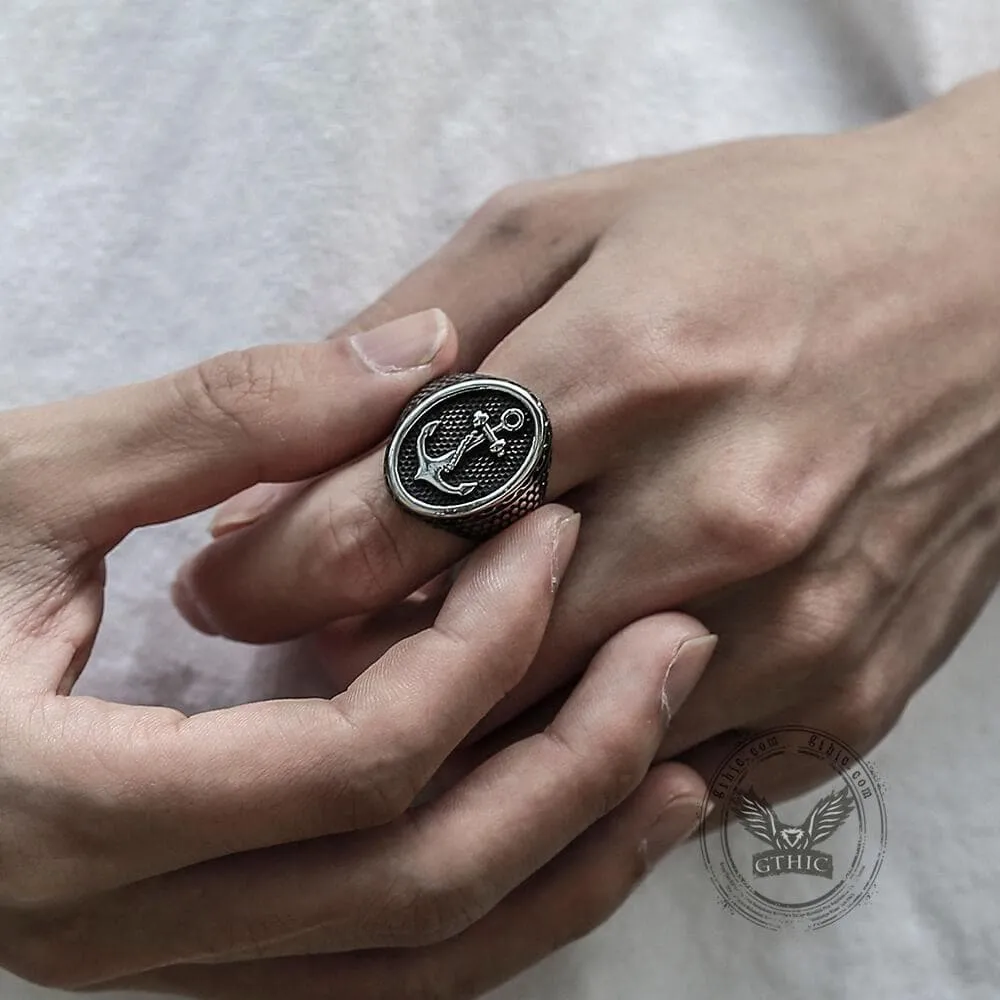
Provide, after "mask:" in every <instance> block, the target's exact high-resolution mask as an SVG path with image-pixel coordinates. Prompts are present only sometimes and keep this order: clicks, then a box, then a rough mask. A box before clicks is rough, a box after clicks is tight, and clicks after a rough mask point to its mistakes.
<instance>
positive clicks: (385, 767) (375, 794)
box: [351, 755, 419, 829]
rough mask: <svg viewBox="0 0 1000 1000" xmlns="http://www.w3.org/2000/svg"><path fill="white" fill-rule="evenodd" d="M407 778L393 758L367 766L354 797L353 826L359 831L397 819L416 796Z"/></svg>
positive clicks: (412, 782)
mask: <svg viewBox="0 0 1000 1000" xmlns="http://www.w3.org/2000/svg"><path fill="white" fill-rule="evenodd" d="M409 774H410V772H409V770H408V768H407V767H405V766H401V765H400V762H399V760H398V759H397V757H396V756H395V755H394V756H393V757H392V758H389V759H379V760H378V761H376V762H374V763H372V764H369V765H368V766H367V767H366V768H365V769H364V778H363V780H362V781H361V783H360V784H359V786H358V789H357V791H356V792H355V794H354V796H353V800H354V806H353V808H352V810H351V814H352V817H353V820H354V822H353V824H352V825H353V826H354V827H355V828H358V829H360V828H362V827H370V826H381V825H383V824H385V823H391V822H392V821H393V820H397V819H399V818H400V817H401V816H402V815H403V814H404V813H405V812H406V810H407V809H409V808H410V806H411V805H412V804H413V801H414V799H416V797H417V794H418V792H419V788H418V787H417V784H416V782H415V781H413V780H410V778H409Z"/></svg>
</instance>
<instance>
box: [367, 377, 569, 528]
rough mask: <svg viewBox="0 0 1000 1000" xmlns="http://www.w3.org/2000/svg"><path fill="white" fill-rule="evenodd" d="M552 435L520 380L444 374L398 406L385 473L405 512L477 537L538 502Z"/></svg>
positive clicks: (538, 408)
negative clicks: (400, 410)
mask: <svg viewBox="0 0 1000 1000" xmlns="http://www.w3.org/2000/svg"><path fill="white" fill-rule="evenodd" d="M550 438H551V434H550V431H549V423H548V418H547V416H546V414H545V409H544V407H543V406H542V404H541V403H540V402H539V400H538V399H537V398H536V397H535V396H534V395H533V394H532V393H530V392H528V390H526V389H524V388H523V387H522V386H519V385H517V384H515V383H513V382H508V381H507V380H505V379H499V378H494V377H492V376H479V375H465V376H461V375H460V376H446V377H445V378H442V379H438V380H436V381H435V382H432V383H430V385H428V386H426V387H425V388H424V389H423V390H422V391H421V392H420V393H418V394H417V395H416V396H415V397H414V398H413V400H412V401H411V402H410V405H409V406H408V407H407V409H406V410H405V411H404V412H403V415H402V417H401V418H400V420H399V423H398V424H397V426H396V430H395V431H394V433H393V436H392V439H391V441H390V444H389V448H388V450H387V452H386V467H385V474H386V481H387V483H388V485H389V489H390V491H391V493H392V495H393V496H394V497H395V498H396V500H397V501H398V502H399V503H400V504H401V505H402V506H403V507H405V508H406V509H407V510H409V511H410V512H411V513H413V514H416V515H417V516H418V517H422V518H424V519H426V520H430V521H433V522H434V523H436V524H439V525H440V526H441V527H448V528H451V529H452V530H456V531H458V533H460V534H467V535H469V534H471V535H473V536H478V537H482V536H484V535H487V534H492V533H493V532H494V531H496V530H499V527H503V526H504V523H510V522H511V521H513V520H516V519H517V517H520V516H522V515H523V514H526V513H528V511H529V510H531V509H533V508H534V507H537V506H538V505H539V504H540V503H541V496H542V495H543V494H544V487H545V480H546V478H547V473H548V464H549V452H550V446H549V445H550ZM539 486H540V487H541V488H540V489H539ZM529 494H530V495H529ZM536 495H537V496H536ZM514 508H517V509H516V510H515V509H514ZM501 522H503V523H501Z"/></svg>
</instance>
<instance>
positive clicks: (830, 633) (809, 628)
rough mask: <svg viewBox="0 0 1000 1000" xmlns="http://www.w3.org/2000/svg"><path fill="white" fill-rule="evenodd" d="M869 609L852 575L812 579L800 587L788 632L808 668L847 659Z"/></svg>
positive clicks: (789, 610)
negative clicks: (866, 607) (861, 619)
mask: <svg viewBox="0 0 1000 1000" xmlns="http://www.w3.org/2000/svg"><path fill="white" fill-rule="evenodd" d="M865 606H866V595H865V592H864V590H863V589H862V588H861V587H859V586H855V585H854V582H853V581H852V580H851V579H850V577H849V576H843V575H837V576H835V577H831V578H830V579H827V580H816V579H813V580H809V581H808V582H806V583H804V584H803V585H801V586H799V587H797V588H796V590H795V592H794V593H793V594H792V596H791V597H790V599H789V604H788V606H787V608H786V610H785V613H784V616H783V618H784V622H785V628H786V633H787V634H788V635H790V636H793V637H794V644H795V649H796V650H797V653H798V657H799V658H800V659H801V660H803V661H804V662H805V663H806V664H807V665H811V664H820V663H827V662H829V661H831V660H837V661H839V660H842V659H844V660H847V659H849V658H850V654H851V647H852V644H853V642H854V639H855V635H856V631H857V624H858V622H859V620H860V616H861V613H862V612H863V610H864V608H865Z"/></svg>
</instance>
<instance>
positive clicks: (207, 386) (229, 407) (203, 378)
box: [179, 350, 282, 436]
mask: <svg viewBox="0 0 1000 1000" xmlns="http://www.w3.org/2000/svg"><path fill="white" fill-rule="evenodd" d="M281 382H282V378H281V369H280V366H279V365H278V364H277V363H276V359H275V357H274V356H273V355H269V356H268V357H267V358H265V357H264V356H262V352H261V351H259V350H242V351H230V352H229V353H227V354H221V355H219V356H218V357H215V358H209V359H208V360H206V361H202V362H201V363H199V364H198V365H195V367H193V368H191V369H189V370H188V373H187V377H186V378H181V379H180V380H179V388H180V391H181V394H182V395H183V397H184V399H185V402H186V403H187V405H188V408H189V410H190V412H191V413H193V414H194V416H195V417H196V418H197V419H201V420H203V421H205V422H207V423H209V424H212V425H215V424H218V423H219V422H220V421H221V422H223V423H226V424H229V425H231V426H232V427H233V428H234V429H235V430H236V431H237V432H238V433H240V434H243V435H247V436H250V434H251V433H252V432H253V431H254V430H255V429H257V427H258V425H259V424H260V423H261V420H260V415H261V414H262V413H266V412H267V411H268V408H269V407H270V406H272V405H275V404H276V403H277V402H278V400H277V398H276V397H277V395H278V390H279V386H280V385H281Z"/></svg>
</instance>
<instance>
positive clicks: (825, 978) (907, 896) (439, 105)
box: [0, 0, 1000, 1000]
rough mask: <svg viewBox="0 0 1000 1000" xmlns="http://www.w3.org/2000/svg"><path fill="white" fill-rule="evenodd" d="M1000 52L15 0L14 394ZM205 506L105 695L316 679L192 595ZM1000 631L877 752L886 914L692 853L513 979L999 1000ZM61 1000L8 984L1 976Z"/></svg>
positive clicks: (958, 27) (241, 320) (894, 10)
mask: <svg viewBox="0 0 1000 1000" xmlns="http://www.w3.org/2000/svg"><path fill="white" fill-rule="evenodd" d="M998 60H1000V5H998V4H997V3H996V2H995V0H923V2H919V0H911V2H903V0H895V2H890V0H842V2H841V0H687V2H685V0H673V2H671V0H544V2H540V0H504V2H503V3H500V2H481V3H472V2H469V0H464V2H463V0H424V2H417V0H407V2H403V0H332V2H331V0H292V2H286V0H185V2H182V0H88V2H87V3H85V4H83V3H77V2H75V0H47V2H41V0H6V2H5V3H4V5H3V10H2V17H0V404H2V405H4V406H7V405H14V404H20V403H28V402H33V401H37V400H42V399H51V398H56V397H60V396H64V395H68V394H75V393H79V392H81V391H84V390H93V389H97V388H100V387H102V386H107V385H111V384H114V383H118V382H121V381H128V380H135V379H139V378H144V377H148V376H153V375H156V374H160V373H162V372H164V371H167V370H169V369H173V368H176V367H180V366H182V365H184V364H186V363H188V362H191V361H193V360H195V359H197V358H201V357H203V356H206V355H209V354H212V353H215V352H218V351H220V350H223V349H226V348H229V347H234V346H240V345H245V344H248V343H254V342H262V341H270V340H282V339H301V338H309V337H318V336H320V335H321V334H323V333H324V332H325V331H327V330H328V329H330V328H331V327H332V326H334V325H335V324H336V323H337V322H338V321H340V320H342V319H343V318H345V317H346V316H347V315H349V314H350V313H351V312H352V311H353V310H354V309H356V308H357V307H358V306H360V305H363V304H364V303H365V302H366V301H368V300H369V299H371V298H372V297H374V296H375V295H376V294H377V293H378V292H379V291H380V290H381V289H382V288H383V287H385V286H386V285H387V284H388V283H389V282H390V281H392V280H393V279H395V278H396V277H397V276H398V275H399V274H400V273H401V272H402V271H403V270H405V269H406V268H408V267H409V266H411V265H412V264H414V263H415V262H416V261H418V260H419V259H420V258H421V257H422V256H423V255H425V254H427V253H428V252H430V251H432V250H433V249H434V248H435V247H436V246H437V245H438V244H439V243H440V242H441V241H442V240H443V239H444V238H445V237H446V236H447V235H448V234H449V233H450V232H451V231H452V230H453V229H454V228H455V227H456V226H457V225H458V223H459V222H460V221H461V220H462V219H463V217H465V216H466V215H467V214H468V213H469V212H470V211H471V210H472V209H473V208H474V207H475V206H476V205H477V204H478V203H479V202H480V201H481V200H482V199H483V198H485V197H486V196H487V195H488V194H489V193H490V192H491V191H492V190H494V189H495V188H497V187H499V186H501V185H503V184H505V183H507V182H509V181H512V180H516V179H519V178H524V177H528V176H542V175H546V174H551V173H554V172H562V171H570V170H575V169H578V168H581V167H585V166H590V165H594V164H596V163H601V162H607V161H612V160H617V159H624V158H630V157H633V156H637V155H640V154H649V153H657V152H665V151H670V150H674V149H679V148H683V147H687V146H691V145H695V144H701V143H706V142H713V141H717V140H721V139H725V138H728V137H737V136H743V135H748V134H752V133H770V132H792V131H815V130H824V131H825V130H833V129H838V128H842V127H847V126H851V125H855V124H858V123H861V122H866V121H870V120H873V119H878V118H881V117H884V116H886V115H890V114H893V113H895V112H898V111H901V110H903V109H904V108H905V107H907V106H910V105H912V104H914V103H917V102H919V101H921V100H923V99H925V98H926V97H927V95H929V94H933V93H936V92H939V91H940V90H942V89H943V88H945V87H946V86H948V85H950V84H951V83H952V82H954V81H956V80H958V79H960V78H962V77H964V76H968V75H971V74H972V73H974V72H976V71H978V70H980V69H986V68H989V67H990V66H991V65H993V64H994V63H995V62H997V61H998ZM677 238H679V239H682V238H683V234H678V237H677ZM203 528H204V518H194V519H191V520H190V521H188V522H185V523H182V524H178V525H173V526H170V527H167V528H163V529H157V530H151V531H146V532H142V533H140V534H139V535H137V536H136V537H134V538H132V539H130V540H129V541H128V542H127V543H126V544H125V545H124V546H123V547H122V549H121V551H120V552H118V553H117V554H116V555H115V556H114V558H113V559H112V562H111V578H110V587H109V590H110V593H109V607H108V614H107V624H106V626H105V628H104V631H103V633H102V636H101V640H100V641H99V643H98V648H97V650H96V653H95V658H94V662H93V664H92V666H91V667H90V668H89V669H88V672H87V675H86V678H85V682H84V685H85V688H86V690H87V691H89V692H91V693H98V694H103V695H106V696H108V697H113V698H115V699H117V700H134V701H143V702H146V701H159V702H165V703H170V704H174V705H178V706H180V707H182V708H186V709H194V708H198V707H207V706H211V705H219V704H226V703H231V702H234V701H237V700H245V699H248V698H252V697H260V696H266V695H270V694H272V693H274V692H275V691H277V690H284V689H287V686H286V685H284V684H283V681H282V678H281V674H280V670H279V669H278V666H277V665H276V663H275V657H274V654H273V653H272V652H270V651H258V650H252V649H248V648H245V647H239V646H229V645H226V644H223V643H221V642H217V641H213V640H210V639H206V638H204V637H201V636H198V635H196V634H194V633H193V632H191V631H190V630H188V629H186V628H185V627H184V626H183V625H182V623H181V622H180V621H179V620H178V619H177V617H176V616H175V614H174V613H173V612H172V610H171V608H170V606H169V604H168V601H167V598H166V587H167V584H168V582H169V580H170V578H171V576H172V573H173V571H174V569H175V567H176V565H177V564H178V562H179V560H180V559H181V558H182V556H183V555H185V554H186V553H188V552H189V551H191V550H193V548H194V547H195V546H196V545H198V544H199V543H200V541H201V539H202V537H203V536H202V531H203ZM998 637H1000V605H995V606H994V607H993V608H992V609H991V610H988V611H987V613H986V614H985V615H984V617H983V619H982V620H981V621H980V624H979V625H978V626H977V628H976V629H975V630H974V632H973V633H972V634H971V636H970V637H969V638H968V639H967V641H966V643H965V644H964V645H963V647H962V649H961V650H960V651H959V653H958V654H957V655H956V657H955V658H954V660H953V662H952V663H951V664H949V666H948V667H947V668H945V670H944V671H943V672H942V674H941V675H939V676H938V678H937V679H936V680H934V681H933V682H932V683H931V684H930V685H929V686H928V687H927V689H926V690H925V691H924V692H923V693H922V695H921V696H920V697H919V698H918V699H916V701H915V702H914V704H913V706H912V707H911V709H910V711H909V712H908V713H907V715H906V716H905V718H904V720H903V723H902V725H901V726H900V727H899V729H898V730H897V732H896V733H895V734H894V735H893V736H892V737H891V738H890V739H889V740H888V741H887V742H886V743H885V744H884V745H883V747H882V748H881V749H880V750H879V751H878V753H877V754H876V755H875V758H874V759H875V762H876V764H877V765H878V766H879V768H880V770H881V773H882V776H883V778H884V779H885V782H886V784H887V786H888V793H889V802H888V808H889V822H890V828H889V835H890V840H889V850H888V855H887V859H886V863H885V867H884V869H883V873H882V877H881V880H880V891H879V893H878V895H877V897H876V899H875V900H874V901H873V902H872V904H871V905H869V906H868V907H867V908H865V909H863V910H862V911H858V912H856V913H855V914H853V915H852V916H851V917H849V918H848V919H846V920H844V921H842V922H840V923H839V924H837V925H835V926H834V927H832V928H828V929H826V930H824V931H821V932H816V933H814V934H811V935H798V934H789V933H780V934H775V933H768V932H765V931H758V930H756V929H754V928H753V927H751V926H750V925H748V924H747V923H746V922H744V921H743V920H741V919H739V918H735V917H730V916H727V915H726V914H725V913H724V912H723V911H722V909H721V908H720V907H719V905H718V904H717V903H716V901H715V898H714V895H713V890H712V888H711V886H710V884H709V883H708V881H707V878H706V876H705V874H704V872H703V870H702V869H701V866H700V861H699V859H698V858H697V856H696V852H695V851H692V850H689V849H686V850H684V851H682V852H681V853H679V854H678V855H676V856H674V858H672V859H671V860H669V861H668V862H667V863H666V864H664V865H663V866H662V868H661V869H660V870H659V871H658V872H657V873H656V874H655V875H654V876H653V877H652V878H651V879H650V880H649V881H648V882H647V883H646V885H645V886H644V887H643V889H642V890H641V892H640V894H639V896H638V897H637V898H635V899H634V900H633V901H632V902H631V903H630V904H628V905H627V906H626V908H625V909H624V911H623V912H622V913H621V914H620V915H619V916H618V917H617V918H616V919H615V920H614V921H612V922H611V923H610V924H609V925H608V926H607V927H605V928H604V929H602V930H601V931H600V932H598V933H596V934H595V935H593V936H592V937H590V938H589V939H587V940H586V941H584V942H581V943H579V944H577V945H576V946H574V947H572V948H570V949H567V950H565V951H564V952H562V953H560V954H559V955H557V956H555V957H554V958H553V959H551V960H549V961H548V962H547V963H545V964H543V965H542V966H541V967H539V968H538V969H536V970H534V971H533V972H531V973H529V974H527V975H525V976H522V977H521V978H520V979H519V980H517V981H515V982H514V983H512V984H510V985H509V986H508V987H507V988H505V990H503V991H501V995H502V996H503V997H506V998H515V997H516V998H525V1000H530V998H541V997H560V998H561V997H566V998H575V997H580V998H588V1000H598V998H606V997H609V996H616V997H622V998H625V1000H639V998H643V1000H645V998H659V997H671V998H674V997H676V998H688V997H690V998H698V1000H701V998H716V997H723V996H726V995H727V994H730V993H733V994H737V995H739V996H742V997H755V998H756V997H779V998H786V997H787V998H791V997H800V996H809V997H812V998H815V1000H825V998H840V997H865V998H867V997H879V998H881V1000H896V998H899V1000H903V998H907V1000H909V998H919V997H928V998H934V1000H944V998H949V997H962V998H978V997H983V998H986V997H994V996H996V995H997V992H998V990H1000V959H998V957H997V953H998V945H1000V929H998V928H1000V901H998V900H1000V893H998V890H1000V874H998V866H997V864H996V863H995V861H994V859H995V857H996V853H997V850H998V847H1000V835H998V831H997V823H996V820H995V818H994V817H995V813H994V807H993V803H992V801H991V799H992V792H993V790H994V788H995V786H996V784H997V780H998V778H1000V764H998V763H997V759H996V754H997V749H998V748H997V740H996V727H995V726H994V724H993V711H992V708H993V703H994V701H995V699H996V697H997V695H998V694H1000V680H998V679H997V677H996V670H995V666H996V665H995V663H994V648H995V646H996V640H997V638H998ZM0 821H2V817H0ZM335 995H336V984H331V996H335ZM52 996H53V994H52V993H51V992H50V991H44V990H40V989H37V988H34V987H28V986H26V985H25V986H22V985H19V984H17V983H15V982H14V981H13V980H11V979H10V978H9V977H6V976H4V975H3V974H0V998H2V1000H28V998H32V1000H36V998H42V997H46V998H51V997H52Z"/></svg>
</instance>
